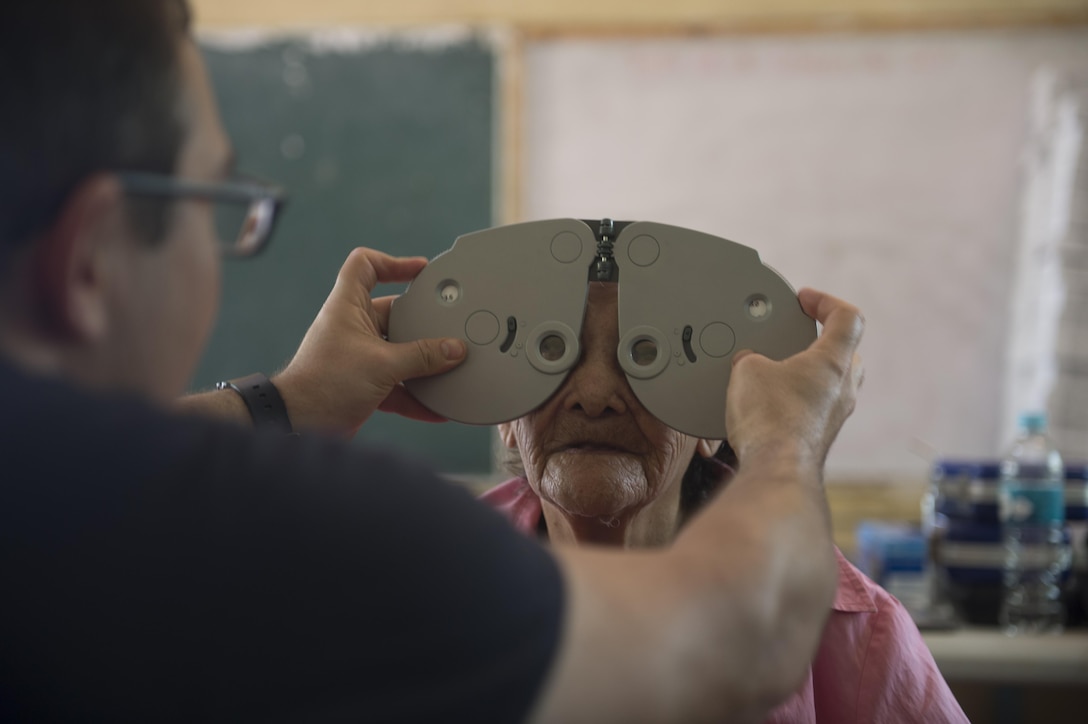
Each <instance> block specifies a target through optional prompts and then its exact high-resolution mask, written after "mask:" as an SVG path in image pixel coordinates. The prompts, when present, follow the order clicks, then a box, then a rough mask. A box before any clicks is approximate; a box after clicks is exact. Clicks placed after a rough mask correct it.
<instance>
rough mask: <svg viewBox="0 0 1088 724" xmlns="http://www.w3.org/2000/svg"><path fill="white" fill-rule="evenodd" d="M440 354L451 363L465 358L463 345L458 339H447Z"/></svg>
mask: <svg viewBox="0 0 1088 724" xmlns="http://www.w3.org/2000/svg"><path fill="white" fill-rule="evenodd" d="M442 354H444V355H445V356H446V359H448V360H450V361H453V360H457V359H461V358H462V357H464V356H465V343H464V342H462V341H461V340H459V339H447V340H445V341H444V342H443V343H442Z"/></svg>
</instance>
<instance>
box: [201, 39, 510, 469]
mask: <svg viewBox="0 0 1088 724" xmlns="http://www.w3.org/2000/svg"><path fill="white" fill-rule="evenodd" d="M202 45H203V50H204V55H205V58H206V61H207V65H208V69H209V73H210V75H211V78H212V83H213V85H214V87H215V90H216V95H217V97H218V99H219V104H220V108H221V112H222V115H223V121H224V124H225V126H226V129H227V132H228V134H229V135H230V137H231V139H232V141H233V143H234V145H235V148H236V151H237V154H238V159H239V169H240V170H241V171H244V172H247V173H252V174H254V175H258V176H261V177H264V178H267V179H270V180H273V181H275V182H277V183H279V184H281V185H283V186H285V187H286V188H287V189H288V190H289V192H290V195H291V198H290V201H289V203H288V207H287V210H286V211H285V213H284V216H283V218H282V219H281V223H280V225H279V226H278V227H277V230H276V234H275V237H274V238H273V240H272V243H271V245H270V246H269V248H268V249H267V250H266V251H265V252H264V253H263V254H262V255H261V256H259V257H257V258H255V259H250V260H245V261H228V262H226V263H225V265H224V279H223V298H222V308H221V313H220V316H219V321H218V323H217V326H216V328H215V331H214V333H213V335H212V339H211V342H210V344H209V348H208V350H207V353H206V354H205V357H204V359H203V361H202V363H201V365H200V368H199V369H198V371H197V374H196V376H195V377H194V380H193V388H194V389H206V388H208V387H209V386H210V385H212V384H213V383H214V382H215V381H217V380H220V379H223V378H226V377H237V376H240V375H244V374H248V373H249V372H253V371H265V372H268V373H271V372H273V371H275V370H277V369H280V368H281V367H282V366H283V364H284V363H285V362H286V361H287V360H288V359H289V358H290V356H291V355H292V354H293V352H294V350H295V348H296V347H297V345H298V343H299V342H300V341H301V339H302V336H303V334H304V333H305V332H306V329H307V327H308V326H309V324H310V322H311V321H312V320H313V318H314V315H315V314H316V313H317V311H318V309H319V308H320V307H321V304H322V302H323V301H324V299H325V297H326V296H327V294H328V292H329V290H330V289H331V288H332V285H333V282H334V280H335V278H336V273H337V271H338V270H339V268H340V265H341V264H342V263H343V261H344V259H345V258H346V257H347V254H348V252H349V251H350V250H351V249H352V248H354V247H355V246H370V247H374V248H378V249H382V250H383V251H387V252H390V253H394V254H404V255H425V256H429V257H433V256H434V255H435V254H437V253H439V252H441V251H443V250H445V249H447V248H449V246H450V244H452V243H453V240H454V238H455V237H456V236H458V235H459V234H462V233H465V232H467V231H472V230H475V229H481V228H485V227H488V226H490V225H491V224H492V209H491V200H492V107H493V102H492V96H493V80H492V77H493V70H494V54H493V52H492V50H491V49H490V48H489V47H488V46H487V44H485V43H483V42H480V41H479V40H477V39H473V38H464V39H460V40H456V41H453V42H444V43H440V44H435V43H433V42H431V43H412V42H410V41H409V40H405V39H399V40H398V39H396V38H394V39H389V40H384V41H378V42H366V43H357V44H355V45H354V46H350V47H345V44H344V43H343V42H341V43H339V44H338V45H337V46H336V47H335V48H333V49H330V48H329V47H328V45H327V44H324V45H323V44H321V43H319V42H317V41H316V40H315V39H314V38H306V37H298V38H293V39H280V40H276V41H274V42H267V43H259V44H248V45H244V46H238V45H234V46H226V45H224V44H223V43H222V42H218V41H209V40H208V39H205V41H204V42H203V43H202ZM397 291H399V289H398V288H385V289H382V288H380V289H379V290H378V293H379V294H389V293H395V292H397ZM360 438H361V439H363V440H366V441H368V442H380V443H382V444H386V445H393V446H397V447H401V448H403V449H406V450H409V451H410V452H411V453H412V454H413V455H414V456H418V457H421V458H424V459H427V460H428V461H429V462H430V463H431V464H432V465H433V466H435V467H436V468H437V469H439V470H441V471H444V472H456V473H471V472H486V471H488V469H489V467H490V463H489V461H490V433H489V431H488V429H486V428H480V427H469V426H465V425H459V424H456V423H445V424H441V425H434V424H427V423H418V422H414V421H409V420H405V419H403V418H399V417H396V416H394V415H387V414H383V413H378V414H377V415H375V416H374V417H373V418H372V419H371V420H370V421H369V422H368V423H367V424H366V425H365V426H364V428H363V430H362V431H361V432H360Z"/></svg>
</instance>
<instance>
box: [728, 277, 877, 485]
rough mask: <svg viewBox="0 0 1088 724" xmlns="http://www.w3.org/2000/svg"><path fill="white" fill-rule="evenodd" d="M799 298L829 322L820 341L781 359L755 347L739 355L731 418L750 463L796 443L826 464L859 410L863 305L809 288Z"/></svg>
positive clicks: (737, 446)
mask: <svg viewBox="0 0 1088 724" xmlns="http://www.w3.org/2000/svg"><path fill="white" fill-rule="evenodd" d="M798 298H799V299H800V301H801V307H802V308H803V309H804V310H805V313H806V314H808V315H809V316H810V317H813V318H815V319H816V321H818V322H820V324H822V325H823V333H822V334H821V335H820V337H819V339H817V340H816V341H815V342H813V343H812V345H811V346H810V347H809V348H808V349H806V350H805V351H804V352H801V353H799V354H796V355H793V356H792V357H789V358H787V359H785V360H782V361H779V362H776V361H774V360H771V359H768V358H767V357H764V356H763V355H760V354H756V353H754V352H751V351H747V350H743V351H741V352H738V353H737V354H736V355H735V356H734V358H733V371H732V376H731V377H730V380H729V389H728V392H727V395H726V409H725V420H726V429H727V430H728V431H729V443H730V445H731V446H732V447H733V449H734V450H735V451H736V452H737V456H738V458H739V460H740V462H741V464H742V465H743V464H744V461H745V460H748V459H752V458H754V457H756V456H758V455H761V454H764V453H767V454H777V453H779V452H780V451H781V448H782V446H790V451H791V452H797V453H799V454H801V455H802V456H803V457H804V458H805V459H806V460H809V459H811V462H813V463H814V464H816V465H818V466H819V467H821V468H822V467H823V463H824V460H825V458H826V457H827V452H828V450H829V449H830V447H831V443H832V442H834V440H835V437H836V436H837V435H838V433H839V430H840V429H841V428H842V425H843V422H845V421H846V418H847V417H849V416H850V413H851V412H853V410H854V402H855V400H856V398H857V392H858V388H859V387H860V386H861V383H862V379H863V377H864V374H865V373H864V368H863V367H862V365H861V359H860V357H858V354H857V348H858V344H859V343H860V342H861V337H862V332H863V330H864V327H865V321H864V318H863V317H862V315H861V312H860V311H858V309H857V307H854V306H853V305H851V304H848V303H846V302H844V301H842V300H841V299H837V298H835V297H833V296H831V295H829V294H824V293H823V292H818V291H816V290H814V289H802V290H801V291H800V292H799V293H798Z"/></svg>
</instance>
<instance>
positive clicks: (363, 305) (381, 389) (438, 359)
mask: <svg viewBox="0 0 1088 724" xmlns="http://www.w3.org/2000/svg"><path fill="white" fill-rule="evenodd" d="M426 265H427V260H426V259H424V258H421V257H412V258H397V257H392V256H389V255H388V254H384V253H382V252H380V251H375V250H373V249H366V248H361V247H360V248H358V249H355V250H354V251H352V252H351V254H350V255H349V256H348V259H347V261H346V262H344V266H343V267H341V269H340V273H339V275H338V276H337V278H336V285H335V286H334V287H333V290H332V292H331V293H330V294H329V297H328V299H327V300H326V301H325V304H324V306H322V307H321V311H320V312H318V315H317V318H316V319H315V320H314V323H313V324H312V325H311V326H310V329H309V331H307V332H306V336H305V337H304V338H303V340H302V344H301V345H300V346H299V348H298V352H296V353H295V356H294V358H293V359H292V360H291V362H290V364H288V365H287V368H286V369H285V370H283V372H281V373H280V374H278V375H276V376H275V377H274V378H273V382H274V383H275V384H276V387H277V388H278V389H279V391H280V394H281V395H282V396H283V398H284V401H285V402H286V404H287V412H288V415H289V416H290V418H291V423H292V425H293V426H294V427H295V429H306V428H311V429H314V428H316V429H320V430H324V431H327V432H333V433H337V434H344V435H351V434H354V432H355V431H356V430H358V428H359V426H360V425H362V424H363V423H364V422H366V420H367V419H368V418H369V417H370V416H371V415H372V414H373V413H374V410H379V409H380V410H383V411H386V412H395V413H397V414H400V415H404V416H405V417H410V418H413V419H416V420H425V421H429V422H441V421H442V420H443V419H444V418H442V417H440V416H438V415H436V414H435V413H433V412H431V411H430V410H428V409H427V408H425V407H423V405H421V404H420V403H419V402H417V401H416V400H415V399H414V398H413V397H412V396H411V395H409V394H408V391H407V390H406V389H405V388H404V386H403V385H402V384H401V382H403V381H404V380H407V379H411V378H413V377H425V376H428V375H435V374H440V373H442V372H446V371H448V370H451V369H453V368H454V367H456V366H457V365H458V364H460V363H461V361H462V360H463V359H464V356H465V345H464V342H462V341H461V340H459V339H422V340H418V341H416V342H405V343H400V344H394V343H392V342H389V341H387V340H386V339H385V333H386V329H387V325H388V322H389V307H390V305H391V304H392V303H393V299H394V297H380V298H378V299H371V296H370V295H371V292H372V291H373V290H374V287H375V285H377V284H378V283H381V282H408V281H411V280H412V279H413V278H415V276H416V275H417V274H419V272H420V271H421V270H422V269H423V267H425V266H426Z"/></svg>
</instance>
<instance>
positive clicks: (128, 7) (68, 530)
mask: <svg viewBox="0 0 1088 724" xmlns="http://www.w3.org/2000/svg"><path fill="white" fill-rule="evenodd" d="M0 54H2V56H3V57H2V62H0V88H3V90H4V93H5V101H6V105H5V110H4V112H3V113H2V114H0V191H2V193H0V249H2V256H0V258H2V263H0V300H2V301H0V400H3V403H4V404H3V406H2V407H0V439H2V440H3V443H2V445H3V448H2V450H3V455H2V459H3V463H4V468H3V474H2V477H0V560H2V561H3V563H2V567H0V570H2V571H3V574H4V594H3V596H2V597H0V601H2V603H0V614H2V615H0V650H2V651H3V653H2V655H0V662H2V663H0V719H3V720H5V721H12V720H17V721H18V720H40V719H46V720H79V721H94V720H102V721H127V720H132V721H171V720H178V721H182V720H183V721H193V720H205V719H214V720H227V721H242V720H303V719H304V720H344V719H351V720H356V719H367V720H375V721H391V720H398V721H399V720H405V721H411V720H426V721H429V720H435V719H443V720H450V721H516V720H520V719H525V718H529V717H532V718H535V719H536V720H539V721H563V722H568V721H577V720H586V721H636V720H660V721H694V720H704V719H710V720H715V721H751V720H758V718H759V717H761V716H762V715H763V714H764V713H766V712H767V711H768V710H769V709H770V708H771V707H772V706H773V705H774V704H775V703H776V702H778V701H779V700H781V699H783V698H785V697H786V696H787V695H788V694H789V693H790V692H791V691H792V690H793V689H794V688H796V686H797V685H798V684H799V682H800V680H801V677H802V676H803V674H804V672H805V670H806V667H807V665H808V661H809V659H810V658H811V656H812V655H813V652H814V651H815V649H816V643H817V641H818V638H819V633H820V629H821V626H822V624H823V621H824V618H825V616H826V611H827V608H828V604H829V602H830V601H831V597H832V595H833V592H834V588H835V561H834V556H833V553H832V548H831V543H830V536H829V530H828V522H827V519H826V504H825V502H824V498H823V492H822V488H821V474H822V467H823V461H824V458H825V456H826V453H827V450H828V448H829V446H830V445H831V443H832V441H833V440H834V438H835V436H836V434H837V433H838V430H839V428H840V427H841V425H842V423H843V421H844V420H845V418H846V417H847V416H848V415H849V414H850V412H851V411H852V409H853V403H854V396H855V393H856V390H857V387H858V385H859V383H860V375H861V369H860V365H859V363H858V361H857V359H856V356H855V349H856V347H857V344H858V342H859V339H860V336H861V329H862V322H861V317H860V315H859V314H858V312H857V310H856V309H854V308H853V307H851V306H850V305H848V304H845V303H843V302H841V301H839V300H836V299H834V298H832V297H829V296H826V295H822V294H820V293H817V292H813V291H803V292H802V294H801V301H802V304H803V305H804V307H805V309H806V310H807V311H808V312H809V313H810V314H811V315H812V316H814V317H816V318H817V319H818V320H819V321H821V322H822V323H823V324H824V335H823V336H822V337H821V339H820V340H819V341H817V342H816V343H815V344H814V345H813V346H812V347H811V348H810V349H809V350H807V351H805V352H804V353H802V354H800V355H797V356H795V357H793V358H791V359H789V360H787V361H785V362H781V363H779V362H772V361H770V360H767V359H765V358H763V357H760V356H758V355H753V354H747V355H744V354H738V355H737V362H736V363H735V368H734V372H733V375H732V378H731V379H732V382H731V386H730V392H729V400H728V403H727V405H726V406H725V409H724V410H723V414H724V415H725V416H726V420H727V422H728V425H729V429H730V430H731V431H739V432H737V433H736V434H733V433H731V436H730V442H731V443H732V444H733V446H734V448H735V449H736V450H737V454H738V455H739V456H740V457H741V459H743V460H744V470H743V472H742V473H740V474H738V476H737V478H736V479H735V480H734V481H733V482H732V484H731V485H730V486H729V487H728V489H727V490H726V491H724V493H722V495H721V496H720V497H719V499H717V500H713V501H711V502H709V503H708V504H707V505H706V507H705V508H704V510H703V511H702V512H701V513H700V515H699V516H697V517H696V519H695V520H693V521H692V522H691V523H690V524H689V525H688V526H687V527H686V529H685V530H684V532H683V533H682V534H681V535H680V536H679V537H678V538H677V540H676V542H675V544H674V545H673V546H672V547H671V548H669V549H668V550H667V551H663V552H658V553H652V554H638V553H623V554H616V553H612V552H606V551H594V550H586V549H571V548H564V547H555V548H554V549H552V550H550V551H549V550H545V549H544V548H542V547H540V546H538V545H537V544H536V543H534V542H533V541H530V540H527V539H526V538H524V537H523V536H521V535H520V534H518V533H517V532H516V531H514V530H513V529H512V528H510V527H509V526H508V525H507V524H506V523H505V522H504V521H502V520H501V519H500V518H499V517H498V516H496V515H494V514H493V513H491V512H489V511H487V510H486V509H484V508H483V507H481V506H479V505H478V504H477V503H475V501H473V500H471V499H470V498H469V496H467V495H466V494H465V493H464V492H463V491H460V490H458V489H456V488H454V487H452V486H448V485H446V484H444V483H443V482H441V481H439V480H438V479H437V478H435V477H434V476H433V475H431V474H430V473H428V472H427V471H424V470H421V469H419V468H417V467H415V466H413V465H411V464H408V463H406V462H404V461H401V460H398V459H396V458H393V457H391V456H389V455H387V454H384V453H382V452H381V451H377V450H364V451H360V450H354V449H351V448H349V447H347V446H344V445H342V444H340V443H338V442H336V441H335V440H333V439H331V437H332V436H330V435H323V434H317V433H315V432H314V431H321V432H323V433H332V435H336V434H346V433H350V432H351V431H353V430H355V429H356V428H358V427H359V426H360V425H361V424H363V423H364V422H365V421H366V419H367V418H368V417H369V416H370V415H371V414H372V413H373V412H374V410H376V409H383V410H389V411H392V412H398V413H401V414H406V415H410V416H415V417H422V418H433V415H431V414H430V413H428V412H427V411H426V410H424V409H423V408H421V407H420V406H419V405H418V403H416V402H415V401H414V400H412V399H411V398H410V397H409V396H408V395H407V394H406V393H405V391H404V389H403V387H401V386H400V383H401V382H402V381H403V380H404V379H408V378H410V377H414V376H420V375H429V374H438V373H441V372H444V371H446V370H449V369H451V368H452V367H453V366H455V365H456V364H458V363H459V362H460V360H461V359H462V358H463V357H464V355H465V347H464V345H463V343H462V342H460V341H459V340H438V339H433V340H432V339H428V340H421V341H419V342H415V343H408V344H391V343H389V342H387V341H386V340H385V339H384V338H383V333H384V330H385V325H386V322H387V319H388V312H389V304H390V300H389V299H372V298H371V290H372V289H373V288H374V286H375V284H376V283H378V282H383V281H408V280H410V279H411V278H412V277H414V276H415V274H417V273H418V272H419V270H420V269H421V268H422V267H423V265H424V264H425V263H426V262H425V260H422V259H397V258H393V257H390V256H387V255H385V254H382V253H380V252H377V251H373V250H369V249H358V250H356V251H355V252H353V253H352V254H351V255H350V256H349V258H348V259H347V261H346V262H345V264H344V266H343V268H342V270H341V273H340V275H339V277H338V278H337V281H336V284H335V286H334V287H333V290H332V292H331V294H330V295H329V298H328V301H327V302H326V304H325V306H324V307H323V308H322V310H321V311H320V313H319V314H318V317H317V319H316V320H315V321H314V324H313V325H312V327H311V328H310V330H309V332H308V333H307V334H306V337H305V338H304V339H303V341H302V344H301V346H300V347H299V350H298V352H297V354H296V355H295V357H294V358H293V359H292V361H291V363H290V364H289V365H288V366H287V367H286V369H284V370H283V371H282V372H281V373H279V374H278V375H276V376H275V377H274V379H273V380H271V381H269V380H267V379H266V378H262V377H259V376H258V377H253V378H250V379H249V380H247V381H246V382H245V383H241V382H238V383H235V384H234V386H233V388H232V389H223V390H221V391H217V392H211V393H206V394H204V395H200V396H196V397H192V398H186V399H185V400H183V402H182V403H180V407H181V409H182V410H184V411H185V412H187V413H189V414H185V415H183V414H179V411H178V409H177V407H178V404H179V403H177V402H176V396H177V395H178V394H180V393H181V392H182V391H183V389H184V387H185V385H186V383H187V381H188V379H189V375H190V374H191V373H192V370H193V368H194V366H195V363H196V361H197V358H198V356H199V354H200V352H201V349H202V347H203V345H204V343H205V341H206V338H207V335H208V332H209V329H210V327H211V324H212V320H213V318H214V315H215V310H216V302H217V299H218V287H219V264H220V257H221V256H223V255H232V256H245V255H247V254H251V253H253V252H254V251H256V250H258V249H260V248H261V246H262V245H263V244H264V243H266V242H267V240H268V238H269V235H270V233H271V231H272V227H273V223H274V220H275V214H276V212H277V210H278V209H279V207H280V205H281V203H282V201H283V193H282V191H280V190H279V189H276V188H273V187H265V186H259V185H255V184H252V183H242V182H238V181H235V180H233V179H232V178H231V170H232V164H233V158H232V154H231V150H230V145H229V142H228V139H227V138H226V136H225V134H224V133H223V130H222V128H221V126H220V123H219V119H218V116H217V112H216V108H215V104H214V101H213V98H212V94H211V90H210V88H209V87H208V79H207V75H206V73H205V71H204V68H203V63H202V60H201V58H200V55H199V52H198V50H197V47H196V45H195V44H194V42H193V40H192V38H191V37H190V34H189V25H188V11H187V8H186V6H185V4H184V3H183V2H181V1H179V0H95V2H93V3H92V2H86V0H43V1H42V2H39V3H32V4H24V3H20V4H19V6H18V7H17V8H16V9H15V10H13V11H11V12H10V13H9V14H8V15H7V16H6V17H5V22H4V23H3V24H0ZM222 206H227V207H236V208H238V209H240V210H241V211H242V212H243V214H242V216H243V217H244V221H243V222H241V223H240V224H239V227H238V228H235V229H230V230H226V231H224V230H222V229H218V230H217V229H216V228H215V225H214V223H213V218H214V214H213V211H214V209H215V208H216V207H222ZM197 413H198V414H197ZM239 423H241V424H239ZM252 427H257V428H261V427H267V428H269V429H268V430H267V431H264V432H262V431H261V430H260V429H258V430H257V431H256V432H254V431H253V430H252V429H248V428H252ZM290 430H301V431H302V435H301V436H290V437H284V432H286V431H290Z"/></svg>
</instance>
